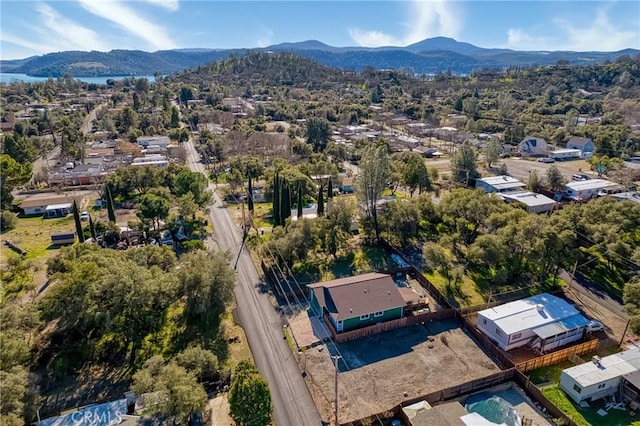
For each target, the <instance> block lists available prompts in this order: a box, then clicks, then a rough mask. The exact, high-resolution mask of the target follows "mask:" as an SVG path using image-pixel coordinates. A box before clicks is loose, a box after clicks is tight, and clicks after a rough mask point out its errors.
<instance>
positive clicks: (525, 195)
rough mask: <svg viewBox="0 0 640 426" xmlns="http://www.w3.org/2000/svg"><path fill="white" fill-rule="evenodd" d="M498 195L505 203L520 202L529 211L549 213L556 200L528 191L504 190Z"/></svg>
mask: <svg viewBox="0 0 640 426" xmlns="http://www.w3.org/2000/svg"><path fill="white" fill-rule="evenodd" d="M500 196H501V197H502V198H503V199H504V200H505V201H506V202H507V203H520V204H522V205H524V206H525V208H526V209H527V212H529V213H550V212H552V211H553V209H554V208H555V206H556V204H557V203H556V201H555V200H553V199H551V198H549V197H547V196H546V195H542V194H536V193H535V192H529V191H517V192H505V193H502V194H500Z"/></svg>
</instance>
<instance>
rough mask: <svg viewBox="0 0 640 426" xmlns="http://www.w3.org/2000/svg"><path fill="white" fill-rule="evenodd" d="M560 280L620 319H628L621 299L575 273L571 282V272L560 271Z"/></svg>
mask: <svg viewBox="0 0 640 426" xmlns="http://www.w3.org/2000/svg"><path fill="white" fill-rule="evenodd" d="M560 278H562V279H563V280H564V281H566V282H567V283H571V290H573V291H575V292H578V293H580V294H581V295H584V296H586V297H587V298H589V299H591V300H592V301H594V302H595V303H597V304H599V305H601V306H603V307H604V308H606V309H608V310H609V311H611V312H613V313H614V314H616V315H617V316H619V317H620V318H622V319H625V320H626V319H628V318H629V316H628V315H627V313H626V312H625V310H624V308H623V306H622V299H621V298H620V297H617V296H614V295H611V294H609V293H607V292H606V291H604V290H603V289H602V288H601V287H600V286H598V285H597V284H595V283H593V282H591V281H589V280H587V279H586V278H584V277H583V276H582V275H580V274H579V273H577V274H576V276H575V279H573V280H572V279H571V272H567V271H562V272H561V273H560Z"/></svg>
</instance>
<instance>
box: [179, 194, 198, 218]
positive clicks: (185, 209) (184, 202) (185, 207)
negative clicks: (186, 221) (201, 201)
mask: <svg viewBox="0 0 640 426" xmlns="http://www.w3.org/2000/svg"><path fill="white" fill-rule="evenodd" d="M178 209H179V212H180V215H181V216H182V217H183V218H191V219H193V218H194V217H195V214H196V212H197V211H198V204H196V202H195V199H194V197H193V194H192V193H191V192H187V193H186V194H184V195H183V196H181V197H180V198H178Z"/></svg>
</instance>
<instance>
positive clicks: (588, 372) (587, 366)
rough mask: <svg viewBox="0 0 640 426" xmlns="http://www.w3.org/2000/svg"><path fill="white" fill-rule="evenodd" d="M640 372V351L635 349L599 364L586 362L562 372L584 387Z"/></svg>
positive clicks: (602, 360)
mask: <svg viewBox="0 0 640 426" xmlns="http://www.w3.org/2000/svg"><path fill="white" fill-rule="evenodd" d="M638 370H640V350H639V349H638V348H635V349H629V350H626V351H624V352H620V353H617V354H613V355H609V356H605V357H603V358H602V359H600V363H599V364H595V363H593V362H585V363H584V364H580V365H576V366H575V367H571V368H567V369H565V370H563V371H562V372H563V374H566V375H568V376H569V377H572V378H573V379H574V380H575V381H576V382H577V383H578V384H579V385H581V386H582V387H588V386H591V385H595V384H598V383H602V382H605V381H607V380H611V379H615V378H616V377H621V376H624V375H625V374H630V373H633V372H636V371H638Z"/></svg>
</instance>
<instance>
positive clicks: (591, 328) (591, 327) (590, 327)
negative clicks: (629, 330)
mask: <svg viewBox="0 0 640 426" xmlns="http://www.w3.org/2000/svg"><path fill="white" fill-rule="evenodd" d="M602 330H604V324H602V323H601V322H600V321H589V324H587V331H588V332H589V333H594V332H596V331H602Z"/></svg>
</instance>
